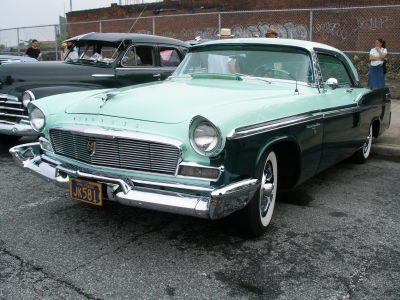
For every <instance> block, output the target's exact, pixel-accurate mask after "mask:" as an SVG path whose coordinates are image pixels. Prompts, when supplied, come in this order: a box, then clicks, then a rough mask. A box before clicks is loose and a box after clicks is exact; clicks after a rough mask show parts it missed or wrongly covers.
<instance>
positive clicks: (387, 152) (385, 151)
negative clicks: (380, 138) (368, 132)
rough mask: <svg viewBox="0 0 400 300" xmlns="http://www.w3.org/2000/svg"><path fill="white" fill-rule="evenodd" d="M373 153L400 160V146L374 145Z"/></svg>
mask: <svg viewBox="0 0 400 300" xmlns="http://www.w3.org/2000/svg"><path fill="white" fill-rule="evenodd" d="M371 153H373V154H376V155H381V156H389V157H397V158H400V145H389V144H375V145H372V149H371Z"/></svg>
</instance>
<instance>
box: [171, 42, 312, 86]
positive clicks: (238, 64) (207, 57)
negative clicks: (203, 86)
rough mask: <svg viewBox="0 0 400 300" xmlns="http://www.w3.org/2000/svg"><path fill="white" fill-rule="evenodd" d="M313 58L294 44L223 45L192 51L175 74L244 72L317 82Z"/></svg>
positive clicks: (263, 76) (256, 75) (243, 73)
mask: <svg viewBox="0 0 400 300" xmlns="http://www.w3.org/2000/svg"><path fill="white" fill-rule="evenodd" d="M311 65H312V64H311V59H310V56H309V55H308V53H307V52H305V51H304V50H300V49H296V48H291V47H276V46H251V47H243V46H241V47H239V46H237V47H235V46H229V47H228V46H223V47H215V48H212V49H210V48H208V49H198V50H195V51H193V52H191V53H189V54H188V55H187V56H186V57H185V59H184V61H183V62H182V63H181V65H180V66H179V67H178V69H177V70H176V71H175V73H174V76H184V75H190V74H241V75H248V76H254V77H262V78H269V79H279V80H292V81H295V80H297V81H299V82H304V83H307V84H308V83H312V82H313V81H314V78H313V75H312V67H311Z"/></svg>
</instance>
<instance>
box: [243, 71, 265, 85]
mask: <svg viewBox="0 0 400 300" xmlns="http://www.w3.org/2000/svg"><path fill="white" fill-rule="evenodd" d="M235 75H237V76H240V77H241V78H246V79H255V80H262V81H265V82H267V83H269V84H271V83H272V81H271V80H268V79H267V78H264V77H258V76H254V75H247V74H241V73H235Z"/></svg>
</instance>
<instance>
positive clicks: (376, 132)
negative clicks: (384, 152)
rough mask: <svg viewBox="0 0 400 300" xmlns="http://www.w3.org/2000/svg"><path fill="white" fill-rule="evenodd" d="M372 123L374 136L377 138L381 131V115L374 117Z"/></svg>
mask: <svg viewBox="0 0 400 300" xmlns="http://www.w3.org/2000/svg"><path fill="white" fill-rule="evenodd" d="M371 125H372V136H373V137H374V138H377V137H378V136H379V135H380V132H381V120H380V118H379V117H376V118H373V119H372V120H371Z"/></svg>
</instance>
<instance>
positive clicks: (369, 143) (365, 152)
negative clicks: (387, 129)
mask: <svg viewBox="0 0 400 300" xmlns="http://www.w3.org/2000/svg"><path fill="white" fill-rule="evenodd" d="M371 146H372V125H371V126H370V127H369V134H368V136H367V139H366V141H365V143H364V145H363V146H362V151H363V155H364V158H368V157H369V154H370V152H371Z"/></svg>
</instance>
